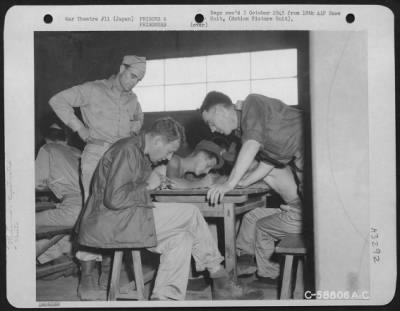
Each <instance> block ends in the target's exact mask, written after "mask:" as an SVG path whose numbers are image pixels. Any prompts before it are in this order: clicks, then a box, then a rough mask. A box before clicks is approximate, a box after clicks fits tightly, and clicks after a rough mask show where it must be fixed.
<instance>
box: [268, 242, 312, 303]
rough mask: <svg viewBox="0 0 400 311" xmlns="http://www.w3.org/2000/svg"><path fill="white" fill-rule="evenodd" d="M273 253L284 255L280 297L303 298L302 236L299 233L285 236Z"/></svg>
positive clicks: (303, 249) (303, 256) (305, 251)
mask: <svg viewBox="0 0 400 311" xmlns="http://www.w3.org/2000/svg"><path fill="white" fill-rule="evenodd" d="M275 253H276V254H279V255H282V256H284V257H285V262H284V268H283V275H282V286H281V290H280V299H292V298H295V299H303V297H304V279H303V269H304V260H305V258H306V254H307V249H306V247H305V244H304V240H303V237H302V236H301V235H299V234H291V235H288V236H286V237H285V238H283V239H282V240H281V241H280V242H279V243H278V245H277V246H276V247H275ZM294 274H295V277H294Z"/></svg>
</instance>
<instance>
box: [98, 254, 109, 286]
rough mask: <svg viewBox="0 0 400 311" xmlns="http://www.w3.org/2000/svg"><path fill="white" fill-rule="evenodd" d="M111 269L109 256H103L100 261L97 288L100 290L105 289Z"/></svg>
mask: <svg viewBox="0 0 400 311" xmlns="http://www.w3.org/2000/svg"><path fill="white" fill-rule="evenodd" d="M110 271H111V256H103V261H102V262H101V272H100V278H99V288H100V289H101V290H105V291H107V289H108V283H109V280H110Z"/></svg>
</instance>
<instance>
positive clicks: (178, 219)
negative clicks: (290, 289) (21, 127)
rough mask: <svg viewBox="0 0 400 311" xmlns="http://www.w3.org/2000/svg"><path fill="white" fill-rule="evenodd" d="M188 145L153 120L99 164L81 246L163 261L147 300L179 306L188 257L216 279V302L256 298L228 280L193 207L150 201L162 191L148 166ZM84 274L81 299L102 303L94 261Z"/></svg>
mask: <svg viewBox="0 0 400 311" xmlns="http://www.w3.org/2000/svg"><path fill="white" fill-rule="evenodd" d="M184 141H185V134H184V128H183V127H182V126H181V125H180V124H179V123H177V122H176V121H175V120H173V119H171V118H163V119H159V120H157V121H156V122H155V123H154V125H153V126H152V128H151V130H150V131H149V132H147V133H141V134H140V135H138V136H136V135H135V136H132V137H129V138H124V139H121V140H119V141H118V142H116V143H115V144H113V145H112V146H111V147H110V149H109V150H108V151H106V152H105V154H104V156H103V157H102V158H101V160H100V162H99V165H98V166H97V168H96V171H95V174H94V178H93V182H92V185H91V195H90V197H89V200H88V202H87V205H86V206H85V209H84V211H83V212H82V214H81V215H82V217H81V219H80V222H79V223H78V226H77V231H78V242H79V244H80V245H82V246H86V247H92V248H103V249H117V248H151V250H152V251H156V252H157V253H159V254H160V255H161V257H160V265H159V268H158V273H157V276H156V280H155V285H154V289H153V292H152V296H151V299H153V300H183V299H185V295H186V287H187V281H188V275H189V265H190V259H191V256H193V258H194V260H195V262H196V265H197V267H198V269H202V270H204V269H207V270H208V271H209V273H210V276H211V278H212V279H213V288H212V293H213V298H214V299H244V298H250V299H256V297H258V296H257V295H260V294H261V293H260V292H259V291H256V292H253V293H248V292H246V291H245V290H244V289H243V287H241V286H239V285H238V284H236V283H235V282H233V280H231V278H230V276H229V275H228V273H227V271H226V270H225V269H224V268H223V266H222V265H221V262H222V261H223V257H222V256H221V254H220V253H219V251H218V248H217V245H216V243H215V241H214V239H213V238H212V236H211V233H210V231H209V229H208V226H207V223H206V222H205V220H204V218H203V216H202V215H201V213H200V211H199V210H198V208H197V207H196V206H195V205H193V204H183V203H180V204H179V203H157V202H152V200H151V197H150V195H149V192H148V190H152V189H155V188H157V187H159V186H160V184H161V179H160V178H159V176H158V175H157V174H153V175H152V176H151V178H149V176H150V175H151V163H153V164H156V163H158V162H160V161H163V160H166V159H170V158H171V157H172V155H173V153H174V152H176V150H177V149H178V148H179V146H180V144H181V143H183V142H184ZM82 267H84V269H83V271H82V276H81V280H80V284H79V290H78V291H79V292H80V296H81V299H98V300H99V299H105V293H101V291H100V290H99V288H98V287H97V284H96V280H95V277H96V273H95V271H94V267H95V265H94V262H86V263H85V262H84V263H82Z"/></svg>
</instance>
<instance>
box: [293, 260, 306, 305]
mask: <svg viewBox="0 0 400 311" xmlns="http://www.w3.org/2000/svg"><path fill="white" fill-rule="evenodd" d="M296 261H297V265H296V266H297V271H296V281H295V282H296V283H295V286H294V292H293V298H294V299H303V298H304V258H303V257H299V258H296Z"/></svg>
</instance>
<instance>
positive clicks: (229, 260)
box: [224, 203, 237, 280]
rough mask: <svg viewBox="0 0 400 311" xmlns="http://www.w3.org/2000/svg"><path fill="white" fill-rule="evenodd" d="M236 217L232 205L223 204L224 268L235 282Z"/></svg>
mask: <svg viewBox="0 0 400 311" xmlns="http://www.w3.org/2000/svg"><path fill="white" fill-rule="evenodd" d="M235 220H236V215H235V210H234V204H232V203H225V204H224V232H225V268H226V270H227V271H228V272H229V273H230V272H232V277H233V279H234V280H237V271H236V231H235V227H236V221H235Z"/></svg>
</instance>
